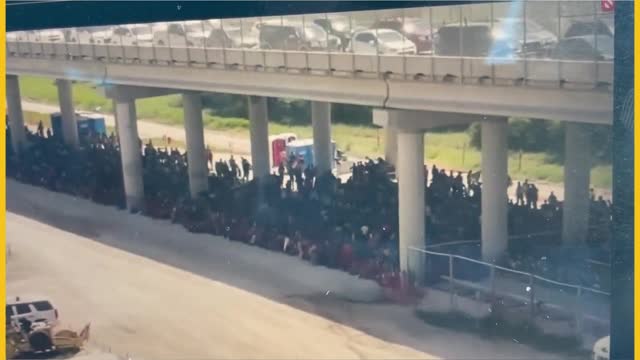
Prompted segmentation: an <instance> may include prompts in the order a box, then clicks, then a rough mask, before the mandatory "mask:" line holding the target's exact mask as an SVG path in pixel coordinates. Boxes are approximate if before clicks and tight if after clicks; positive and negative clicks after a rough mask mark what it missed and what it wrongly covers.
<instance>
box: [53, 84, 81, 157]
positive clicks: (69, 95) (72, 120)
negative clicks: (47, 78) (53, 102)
mask: <svg viewBox="0 0 640 360" xmlns="http://www.w3.org/2000/svg"><path fill="white" fill-rule="evenodd" d="M56 86H57V87H58V102H59V103H60V115H61V117H62V139H63V140H64V142H65V144H67V145H70V146H73V147H77V146H78V145H79V139H78V124H77V123H76V113H75V110H74V108H73V89H72V84H71V80H65V79H57V80H56Z"/></svg>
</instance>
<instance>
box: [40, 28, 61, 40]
mask: <svg viewBox="0 0 640 360" xmlns="http://www.w3.org/2000/svg"><path fill="white" fill-rule="evenodd" d="M34 34H35V41H37V42H63V41H64V39H65V37H64V31H63V30H62V29H47V30H38V31H36V32H35V33H34Z"/></svg>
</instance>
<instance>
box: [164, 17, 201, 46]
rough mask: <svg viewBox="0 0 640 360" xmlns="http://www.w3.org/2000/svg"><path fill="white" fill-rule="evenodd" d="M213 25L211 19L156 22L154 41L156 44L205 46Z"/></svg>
mask: <svg viewBox="0 0 640 360" xmlns="http://www.w3.org/2000/svg"><path fill="white" fill-rule="evenodd" d="M211 29H212V25H211V23H210V22H209V21H206V20H204V21H184V22H173V23H161V24H154V26H153V43H154V44H155V45H156V46H172V47H175V46H203V42H204V40H205V39H207V38H208V36H209V31H210V30H211Z"/></svg>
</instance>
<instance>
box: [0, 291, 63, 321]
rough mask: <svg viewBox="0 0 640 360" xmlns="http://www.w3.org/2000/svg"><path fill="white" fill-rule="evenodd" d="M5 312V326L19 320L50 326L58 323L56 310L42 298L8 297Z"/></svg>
mask: <svg viewBox="0 0 640 360" xmlns="http://www.w3.org/2000/svg"><path fill="white" fill-rule="evenodd" d="M5 310H6V321H7V324H10V323H11V322H12V321H18V320H20V319H26V320H29V321H30V322H32V323H34V322H38V321H45V322H47V323H49V324H52V325H55V324H57V323H58V310H57V309H56V308H54V307H53V305H51V302H50V301H49V300H47V299H46V298H44V297H36V296H31V297H22V296H15V297H8V298H7V305H6V307H5Z"/></svg>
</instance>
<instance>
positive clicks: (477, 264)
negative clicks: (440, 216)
mask: <svg viewBox="0 0 640 360" xmlns="http://www.w3.org/2000/svg"><path fill="white" fill-rule="evenodd" d="M408 250H409V251H408V257H409V259H408V263H409V265H410V267H411V266H416V265H420V266H422V267H423V268H424V274H411V276H412V277H413V279H415V281H417V282H418V284H417V285H419V286H421V287H426V288H436V289H440V290H443V291H446V292H448V294H449V296H450V302H451V306H452V307H453V308H455V303H456V301H455V298H456V297H467V298H472V299H475V300H478V301H483V302H487V303H490V304H492V305H497V304H499V305H500V307H501V309H503V310H504V311H505V312H507V313H509V314H510V316H513V317H519V318H522V319H526V320H529V321H556V322H561V323H568V324H569V326H571V327H572V328H574V329H575V331H576V332H581V331H583V330H585V328H588V331H589V332H591V333H598V334H604V335H606V333H607V331H608V327H609V320H610V294H609V293H607V292H605V291H601V290H598V289H594V288H589V287H584V286H580V285H577V284H569V283H563V282H559V281H555V280H551V279H547V278H544V277H541V276H538V275H535V274H532V273H528V272H523V271H517V270H513V269H509V268H506V267H502V266H498V265H495V264H491V263H487V262H483V261H480V260H475V259H471V258H468V257H464V256H460V255H454V254H449V253H443V252H436V251H430V250H424V249H418V248H415V247H409V248H408ZM420 275H421V276H420ZM604 335H602V336H604Z"/></svg>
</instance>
